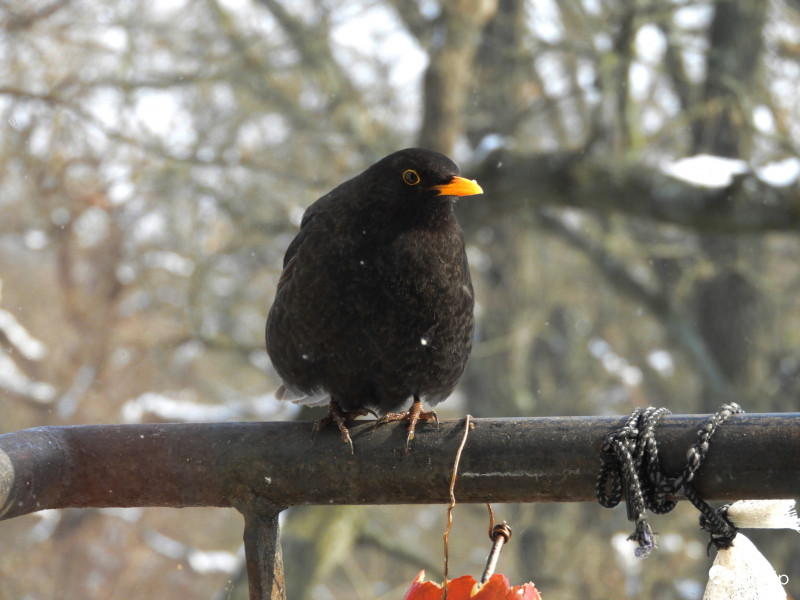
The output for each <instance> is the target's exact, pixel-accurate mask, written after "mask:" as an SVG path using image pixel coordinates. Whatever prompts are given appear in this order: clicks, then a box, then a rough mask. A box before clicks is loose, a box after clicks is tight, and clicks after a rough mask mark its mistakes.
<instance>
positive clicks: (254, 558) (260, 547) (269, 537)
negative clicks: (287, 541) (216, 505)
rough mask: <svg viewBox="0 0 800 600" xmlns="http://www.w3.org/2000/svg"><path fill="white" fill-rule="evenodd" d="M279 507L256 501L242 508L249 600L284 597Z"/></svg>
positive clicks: (279, 599)
mask: <svg viewBox="0 0 800 600" xmlns="http://www.w3.org/2000/svg"><path fill="white" fill-rule="evenodd" d="M281 510H283V508H281V507H278V506H274V505H272V504H267V503H265V502H259V501H257V500H256V501H253V502H251V503H249V504H248V505H247V506H246V507H244V508H243V509H241V512H242V514H243V515H244V553H245V561H246V562H247V580H248V582H249V589H250V600H286V585H285V583H284V580H283V553H282V552H281V542H280V526H279V525H278V517H279V516H280V513H281Z"/></svg>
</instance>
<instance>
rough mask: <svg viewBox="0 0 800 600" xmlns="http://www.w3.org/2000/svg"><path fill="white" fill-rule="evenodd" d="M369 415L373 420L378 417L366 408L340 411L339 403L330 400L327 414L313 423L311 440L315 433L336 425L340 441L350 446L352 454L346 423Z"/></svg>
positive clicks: (351, 443) (351, 449)
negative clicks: (340, 436) (333, 424)
mask: <svg viewBox="0 0 800 600" xmlns="http://www.w3.org/2000/svg"><path fill="white" fill-rule="evenodd" d="M370 414H371V415H372V416H374V417H375V418H377V417H378V415H376V414H375V413H374V412H373V411H371V410H370V409H368V408H359V409H357V410H353V411H350V412H347V411H345V410H344V409H342V406H341V404H339V402H337V401H336V400H333V399H331V401H330V403H329V404H328V414H327V415H325V416H324V417H322V418H321V419H320V420H319V421H316V422H315V423H314V429H313V431H312V432H311V438H312V439H313V438H315V437H316V435H317V433H319V432H320V431H322V430H323V429H324V428H325V427H327V426H328V425H330V424H331V423H336V426H337V427H338V428H339V431H340V432H341V434H342V441H343V442H344V443H345V444H350V454H354V452H353V440H351V439H350V432H349V431H348V430H347V425H346V422H347V421H352V420H353V419H355V418H356V417H363V416H365V415H370Z"/></svg>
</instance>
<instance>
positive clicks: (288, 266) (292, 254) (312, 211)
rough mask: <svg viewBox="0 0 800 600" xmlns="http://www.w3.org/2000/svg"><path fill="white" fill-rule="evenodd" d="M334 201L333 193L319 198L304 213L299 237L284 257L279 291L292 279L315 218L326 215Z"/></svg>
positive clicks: (296, 237)
mask: <svg viewBox="0 0 800 600" xmlns="http://www.w3.org/2000/svg"><path fill="white" fill-rule="evenodd" d="M332 201H333V193H332V192H331V193H328V194H326V195H325V196H322V198H319V199H318V200H317V201H316V202H314V203H313V204H312V205H311V206H309V207H308V208H307V209H306V212H305V213H303V219H302V220H301V221H300V231H298V232H297V235H296V236H295V237H294V239H293V240H292V241H291V243H290V244H289V247H288V248H286V254H284V255H283V271H282V272H281V276H280V278H279V279H278V290H280V289H281V287H283V285H284V284H285V283H286V282H287V281H289V279H291V277H292V273H293V272H294V266H295V263H296V261H297V252H298V250H299V249H300V246H302V245H303V242H305V241H306V239H307V238H308V237H309V235H311V231H312V229H313V227H312V225H311V223H312V221H313V220H314V217H315V216H317V215H319V214H323V213H325V212H326V210H327V208H328V206H330V204H331V202H332Z"/></svg>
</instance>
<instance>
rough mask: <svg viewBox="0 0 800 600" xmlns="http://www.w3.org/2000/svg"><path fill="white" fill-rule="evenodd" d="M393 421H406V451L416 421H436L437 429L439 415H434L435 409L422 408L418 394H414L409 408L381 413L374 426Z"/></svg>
mask: <svg viewBox="0 0 800 600" xmlns="http://www.w3.org/2000/svg"><path fill="white" fill-rule="evenodd" d="M393 421H408V437H407V438H406V451H408V443H409V442H410V441H411V440H413V439H414V429H415V428H416V427H417V422H418V421H433V422H434V423H436V429H439V417H437V416H436V411H433V410H431V411H424V410H422V402H421V401H420V399H419V396H417V395H416V394H414V402H413V403H412V404H411V408H409V409H408V410H407V411H405V412H399V413H386V414H385V415H383V417H381V418H380V419H378V421H377V422H376V423H375V427H378V426H379V425H383V424H385V423H391V422H393Z"/></svg>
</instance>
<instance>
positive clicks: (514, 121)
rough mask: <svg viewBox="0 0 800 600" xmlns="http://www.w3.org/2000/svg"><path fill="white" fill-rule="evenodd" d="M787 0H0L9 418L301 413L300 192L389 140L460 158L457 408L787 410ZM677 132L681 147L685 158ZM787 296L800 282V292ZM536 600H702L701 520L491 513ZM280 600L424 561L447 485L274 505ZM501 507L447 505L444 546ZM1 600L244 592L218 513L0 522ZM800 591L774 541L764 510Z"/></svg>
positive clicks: (791, 372) (791, 141) (507, 560)
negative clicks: (291, 272)
mask: <svg viewBox="0 0 800 600" xmlns="http://www.w3.org/2000/svg"><path fill="white" fill-rule="evenodd" d="M798 10H800V4H799V3H798V2H795V1H794V0H791V1H790V0H785V1H781V0H774V1H772V2H757V1H755V0H750V1H747V0H745V1H743V2H736V1H732V0H716V1H707V2H684V1H680V0H649V1H643V0H607V1H604V0H582V1H579V0H574V1H569V2H560V3H556V2H553V1H551V0H531V1H528V2H525V1H523V0H456V1H453V2H445V3H439V2H435V1H431V2H428V1H418V2H411V1H402V0H385V1H380V0H375V1H370V2H366V1H364V0H351V1H343V2H328V1H320V0H308V1H305V2H299V3H298V2H288V1H286V0H283V1H281V0H168V1H164V0H159V1H158V2H156V1H151V0H123V1H119V2H86V1H85V0H51V1H45V0H43V1H39V0H34V1H28V2H21V1H13V0H12V1H10V2H2V3H0V27H2V35H0V57H2V59H1V60H0V136H2V144H0V282H1V283H2V287H1V288H0V290H2V292H1V294H2V295H0V348H1V349H2V352H1V353H0V389H2V393H1V394H0V415H1V418H0V433H1V432H8V431H13V430H17V429H22V428H26V427H33V426H39V425H62V424H78V423H116V422H140V421H159V420H163V421H175V420H189V421H198V420H209V421H214V420H242V419H264V420H267V419H295V418H301V419H311V418H316V416H317V415H316V414H314V413H311V412H309V413H305V412H304V413H300V412H299V411H298V409H297V408H296V407H294V406H291V405H289V406H286V405H282V404H279V403H277V402H275V400H274V398H273V396H272V391H273V390H274V388H275V387H276V386H277V380H276V377H275V374H274V372H273V371H272V370H271V367H270V365H269V361H268V359H267V357H266V353H265V352H264V343H263V326H264V321H265V317H266V313H267V310H268V308H269V306H270V303H271V299H272V294H273V292H274V288H275V284H276V282H277V277H278V276H279V273H280V264H281V257H282V254H283V251H284V250H285V248H286V246H287V244H288V242H289V240H290V239H291V238H292V236H293V235H294V232H295V231H296V229H297V226H298V225H299V220H300V216H301V215H302V211H303V209H304V208H305V207H306V206H307V205H308V204H310V203H311V202H312V201H313V200H314V199H315V198H317V197H318V196H320V195H321V194H323V193H324V192H326V191H328V190H329V189H330V188H332V187H333V186H334V185H336V184H338V183H340V182H341V181H343V180H344V179H346V178H348V177H350V176H352V175H354V174H356V173H358V172H360V171H361V170H362V169H363V168H365V167H366V166H368V165H369V164H371V163H372V162H374V161H375V160H376V159H378V158H380V157H381V156H383V155H385V154H388V153H389V152H392V151H394V150H397V149H399V148H402V147H405V146H410V145H422V146H426V147H430V148H434V149H437V150H440V151H443V152H445V153H447V154H449V155H451V156H453V157H454V158H455V159H456V160H457V161H458V162H459V163H460V164H461V165H462V171H463V172H465V173H466V174H467V175H468V176H470V177H476V178H477V179H478V180H479V182H480V183H481V184H482V185H483V187H484V189H485V192H486V193H485V195H484V196H481V197H476V198H470V199H467V200H464V201H463V202H461V203H460V204H459V206H458V208H457V211H458V213H459V216H460V218H461V221H462V223H463V225H464V228H465V231H466V238H467V241H468V246H469V248H468V251H469V256H470V261H471V265H472V271H473V278H474V279H475V285H476V296H477V300H478V307H477V316H478V327H477V332H476V344H475V349H474V352H473V357H472V360H471V362H470V365H469V367H468V371H467V374H466V375H465V378H464V380H463V381H462V384H461V386H460V388H459V390H458V391H457V393H456V395H455V396H454V397H453V398H451V400H450V401H448V402H447V403H446V404H445V405H444V406H443V408H442V410H441V411H440V414H441V416H443V417H458V416H462V415H463V414H465V413H467V412H469V413H471V414H472V415H474V416H524V415H537V416H543V415H596V414H624V413H628V412H629V411H630V410H631V409H632V408H634V407H636V406H642V405H647V404H655V405H664V406H667V407H668V408H670V409H671V410H672V411H673V412H676V413H697V412H710V411H712V410H713V409H714V408H715V407H716V406H717V405H718V404H719V403H721V402H723V401H730V400H738V401H740V402H741V403H742V404H743V405H744V406H745V408H746V409H747V410H748V411H750V412H758V411H789V410H796V408H797V397H798V391H800V385H799V384H798V381H800V380H798V373H800V294H797V293H796V292H797V290H798V288H800V269H798V267H797V265H798V264H800V240H799V239H798V236H797V234H796V231H797V229H798V227H800V212H798V209H797V207H798V206H800V193H799V192H800V189H798V176H799V175H800V161H798V159H797V155H798V148H797V142H796V140H797V139H800V105H798V104H797V102H796V96H797V90H798V89H800V69H798V60H797V59H798V57H800V14H799V13H798ZM687 157H695V158H693V159H692V160H687ZM793 290H794V291H793ZM495 510H496V512H497V513H498V517H499V518H500V519H506V520H508V521H509V522H510V523H511V525H512V526H513V527H514V531H515V537H514V540H513V541H512V543H511V545H510V546H509V547H508V549H506V551H505V552H504V557H503V559H502V562H501V570H502V571H503V572H505V573H506V574H508V575H509V576H510V578H511V579H512V581H520V582H522V581H527V580H528V579H534V580H535V581H536V583H537V585H538V586H539V588H540V589H541V590H542V591H543V593H544V595H545V597H546V598H548V599H549V600H559V599H572V598H578V597H580V598H609V597H626V598H650V599H661V598H665V599H666V598H676V599H678V598H681V599H691V598H700V596H701V595H702V587H703V585H704V581H705V573H706V570H707V569H708V567H709V565H710V559H708V558H707V557H706V556H705V552H704V549H705V544H706V541H707V540H706V539H705V536H704V535H701V534H700V533H699V532H698V531H697V527H696V521H695V518H696V516H695V513H694V510H693V509H691V508H688V509H687V508H686V507H680V508H679V509H678V510H677V511H675V513H674V514H673V515H671V516H670V517H662V518H659V519H658V520H657V522H655V523H654V524H655V526H656V528H657V529H659V530H660V531H661V532H662V536H661V548H660V550H659V551H658V552H657V553H656V555H655V556H654V557H652V558H650V559H649V560H648V561H647V562H636V561H631V556H632V553H633V549H632V546H631V544H630V543H626V542H624V537H625V536H626V535H627V533H628V532H629V529H630V526H629V525H628V524H627V523H626V522H625V520H624V514H623V512H624V510H623V509H619V510H616V511H606V510H602V509H600V508H599V507H597V506H593V505H538V506H518V505H514V506H511V505H509V506H501V507H495ZM284 516H285V519H284V526H283V540H284V560H285V563H286V569H287V578H288V581H287V583H288V590H289V597H290V598H292V599H293V600H294V599H298V600H299V599H302V598H316V599H325V598H387V599H388V598H400V597H402V594H403V591H404V589H405V588H406V587H407V586H408V584H409V583H410V582H411V580H412V579H413V578H414V576H415V575H416V572H417V571H418V570H419V569H420V568H423V567H424V568H426V569H427V570H428V572H429V574H430V575H432V576H434V577H439V578H440V575H441V574H440V568H441V567H440V565H441V550H440V548H441V532H442V529H443V526H444V508H443V507H440V506H425V507H371V508H353V507H331V508H309V507H303V508H296V509H292V510H290V511H287V512H286V513H285V514H284ZM485 529H486V518H485V514H484V509H483V508H482V507H475V506H460V507H459V508H458V509H457V510H456V525H455V530H454V533H453V535H452V538H451V539H452V546H451V561H452V562H451V565H452V566H453V568H454V571H451V573H452V572H455V573H473V574H478V573H479V572H480V570H481V568H482V564H483V561H484V560H485V557H486V554H487V552H488V548H489V542H488V540H487V539H486V537H485V533H484V531H485ZM0 530H1V531H2V535H0V597H1V598H9V599H12V598H13V599H16V598H31V599H33V598H45V597H72V598H98V599H99V598H102V599H112V598H113V599H122V598H142V597H156V596H157V597H160V598H209V597H213V598H218V599H222V598H242V597H245V594H246V591H245V590H246V586H244V587H243V586H242V582H243V572H242V568H243V564H242V563H243V557H242V550H241V542H240V534H241V520H240V517H239V516H238V515H237V514H236V513H235V512H234V511H232V510H221V509H218V510H212V509H208V510H200V509H183V510H181V511H180V512H176V511H175V510H161V509H146V510H141V509H126V510H103V511H101V510H80V511H78V510H75V511H72V510H67V511H58V512H55V511H47V512H44V513H39V514H37V515H33V516H30V517H26V518H21V519H15V520H13V521H10V522H4V523H3V524H2V525H0ZM754 537H755V538H756V539H757V541H758V542H760V543H761V544H762V546H763V550H764V552H765V554H766V555H767V556H768V558H770V559H771V560H772V561H773V564H774V565H775V567H776V569H777V570H778V572H779V573H786V574H787V575H789V583H788V586H787V591H788V592H789V593H790V594H791V595H793V596H795V597H797V596H800V583H799V582H800V552H798V551H797V548H796V547H793V546H796V544H793V543H792V542H793V540H792V539H790V536H789V535H788V534H787V535H780V534H773V535H772V536H770V538H771V539H769V540H766V539H764V538H763V537H759V536H754Z"/></svg>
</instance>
